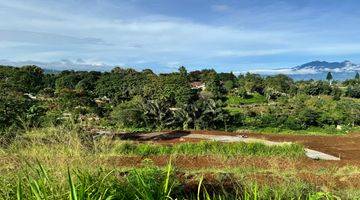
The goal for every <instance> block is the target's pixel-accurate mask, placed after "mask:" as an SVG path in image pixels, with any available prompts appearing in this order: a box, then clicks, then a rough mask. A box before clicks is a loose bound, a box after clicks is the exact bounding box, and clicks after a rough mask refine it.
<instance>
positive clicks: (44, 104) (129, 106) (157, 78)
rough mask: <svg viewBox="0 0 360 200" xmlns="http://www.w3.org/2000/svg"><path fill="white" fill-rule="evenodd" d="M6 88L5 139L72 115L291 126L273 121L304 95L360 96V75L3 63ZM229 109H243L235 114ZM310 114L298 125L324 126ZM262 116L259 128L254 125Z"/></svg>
mask: <svg viewBox="0 0 360 200" xmlns="http://www.w3.org/2000/svg"><path fill="white" fill-rule="evenodd" d="M194 82H198V83H201V84H204V85H205V89H199V88H194V87H192V84H191V83H194ZM0 91H1V95H0V131H1V132H2V133H3V135H6V134H10V135H11V134H12V133H14V130H19V129H27V128H33V127H41V126H50V125H54V126H57V125H59V124H61V123H64V119H67V118H72V119H74V120H75V121H78V120H79V116H82V117H84V116H85V117H84V118H85V119H86V118H87V119H89V118H93V119H94V118H95V119H98V121H100V122H99V123H102V124H103V125H106V126H117V127H124V128H134V129H140V128H146V129H229V128H231V127H239V126H244V125H252V126H268V125H270V124H275V125H276V124H277V125H281V124H284V123H285V124H286V123H289V124H292V125H289V126H290V127H297V125H296V123H295V124H294V123H293V122H287V121H285V122H281V120H280V121H278V122H276V123H275V122H271V120H278V119H280V118H281V117H282V116H284V115H285V113H283V114H281V112H280V111H281V110H283V111H284V110H285V107H289V106H290V107H291V105H292V103H291V101H296V100H299V99H301V98H303V97H300V96H319V95H326V96H329V97H331V102H335V104H337V103H336V102H339V101H341V100H342V98H345V99H346V98H360V78H359V74H358V73H357V74H356V75H355V77H354V79H350V80H347V81H344V82H336V81H332V76H331V74H328V76H327V80H326V81H314V80H310V81H294V80H293V79H291V78H290V77H288V76H286V75H275V76H266V77H264V76H261V75H259V74H251V73H247V74H241V75H239V76H236V75H234V74H233V73H217V72H216V71H215V70H212V69H206V70H199V71H192V72H188V71H187V70H186V68H185V67H180V68H179V70H178V71H177V72H173V73H167V74H155V73H153V72H152V71H151V70H150V69H145V70H142V71H137V70H134V69H131V68H121V67H116V68H114V69H112V70H111V71H110V72H96V71H70V70H66V71H62V72H60V73H56V74H54V73H52V74H46V73H44V70H43V69H41V68H40V67H37V66H24V67H20V68H17V67H10V66H1V67H0ZM257 99H262V100H261V102H256V101H257ZM231 100H233V101H231ZM250 101H254V102H253V103H255V104H256V103H263V104H268V105H271V104H270V103H271V102H275V103H276V104H272V105H277V106H280V105H281V108H280V110H275V111H272V112H270V111H269V109H270V106H267V108H266V109H267V115H268V116H267V117H266V116H265V115H263V114H261V112H255V114H251V112H252V108H248V109H246V108H245V107H244V105H243V104H246V103H243V102H250ZM354 104H355V105H358V104H357V102H355V103H354ZM229 107H239V108H241V110H240V112H238V113H235V114H234V113H232V112H231V110H229ZM322 109H326V108H324V107H323V108H322ZM304 112H305V111H304ZM306 112H307V113H303V116H300V115H299V116H296V115H295V117H293V118H294V119H292V121H295V122H296V121H301V123H303V122H304V121H310V122H307V124H308V125H309V126H321V125H322V124H323V123H324V122H320V121H317V122H316V123H315V122H312V121H311V119H309V118H311V117H314V116H312V115H318V114H314V113H313V112H312V111H308V110H307V111H306ZM274 113H277V114H274ZM69 116H70V117H69ZM259 116H261V120H262V122H261V123H258V122H256V121H257V120H259V118H258V117H259ZM274 116H275V117H274ZM304 116H305V118H306V119H305V118H304ZM266 120H267V121H268V122H266ZM269 120H270V121H269ZM249 121H255V122H251V123H247V122H249ZM323 121H324V120H323ZM325 121H326V120H325ZM348 121H349V120H348ZM350 121H351V120H350ZM352 123H353V124H356V123H357V122H355V121H352Z"/></svg>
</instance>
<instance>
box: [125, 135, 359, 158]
mask: <svg viewBox="0 0 360 200" xmlns="http://www.w3.org/2000/svg"><path fill="white" fill-rule="evenodd" d="M189 134H205V135H224V136H225V135H228V136H237V135H243V136H246V137H252V138H260V139H265V140H270V141H276V142H297V143H301V144H303V145H304V146H305V147H306V148H310V149H313V150H317V151H320V152H324V153H327V154H330V155H333V156H336V157H340V158H341V160H342V161H360V133H357V134H356V133H353V134H348V135H341V136H319V135H284V134H278V135H277V134H258V133H235V132H225V131H167V132H166V131H164V132H161V135H159V134H156V136H154V137H151V135H150V136H149V137H148V138H136V137H132V138H131V137H129V138H128V139H135V140H140V141H153V142H160V143H178V142H198V141H200V139H191V138H184V136H186V135H189Z"/></svg>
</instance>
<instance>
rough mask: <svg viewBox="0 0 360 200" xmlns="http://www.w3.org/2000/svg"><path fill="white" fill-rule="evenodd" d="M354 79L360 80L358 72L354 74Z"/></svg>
mask: <svg viewBox="0 0 360 200" xmlns="http://www.w3.org/2000/svg"><path fill="white" fill-rule="evenodd" d="M355 79H356V80H359V79H360V75H359V72H356V74H355Z"/></svg>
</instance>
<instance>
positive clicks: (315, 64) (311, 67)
mask: <svg viewBox="0 0 360 200" xmlns="http://www.w3.org/2000/svg"><path fill="white" fill-rule="evenodd" d="M291 69H292V71H294V72H309V73H314V72H354V71H360V65H358V64H354V63H352V62H351V61H348V60H345V61H343V62H327V61H312V62H308V63H305V64H303V65H300V66H296V67H293V68H291Z"/></svg>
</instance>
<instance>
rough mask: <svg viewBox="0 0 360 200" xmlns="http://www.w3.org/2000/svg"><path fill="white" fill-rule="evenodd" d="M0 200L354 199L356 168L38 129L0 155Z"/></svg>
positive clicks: (251, 151) (257, 150) (236, 148)
mask: <svg viewBox="0 0 360 200" xmlns="http://www.w3.org/2000/svg"><path fill="white" fill-rule="evenodd" d="M0 166H1V168H0V176H1V177H2V178H1V182H0V188H1V189H0V196H1V198H2V199H340V198H341V199H356V198H358V197H359V196H360V194H359V192H358V191H359V188H360V181H359V180H360V167H359V165H358V164H357V163H351V162H350V163H346V164H344V163H341V162H339V163H337V162H335V163H334V162H331V161H316V160H310V159H308V158H306V157H305V156H304V147H303V146H302V145H299V144H291V145H284V146H266V145H263V144H259V143H253V144H252V143H250V144H245V143H226V144H225V143H220V142H191V143H188V142H184V143H177V144H171V143H166V144H159V143H154V142H134V141H132V142H130V141H119V140H112V139H107V138H103V139H97V140H93V139H92V137H89V136H88V135H87V133H85V132H82V131H81V130H80V129H77V128H76V127H75V128H74V127H71V128H67V127H60V128H59V127H57V128H45V129H36V130H32V131H30V132H27V133H26V134H24V135H22V136H19V137H18V138H17V139H16V140H15V141H14V142H12V143H11V144H9V145H7V146H6V147H3V148H2V149H1V150H0Z"/></svg>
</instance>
